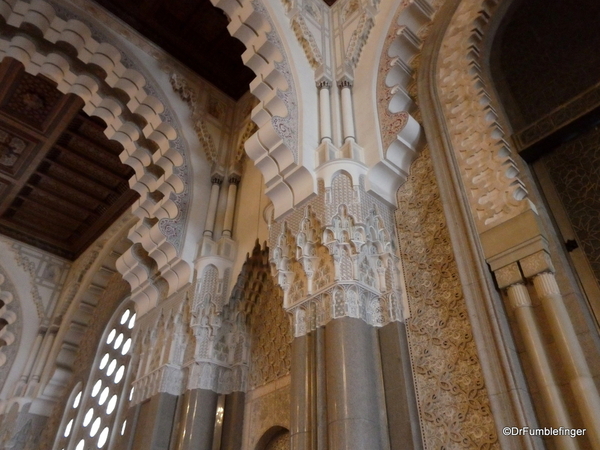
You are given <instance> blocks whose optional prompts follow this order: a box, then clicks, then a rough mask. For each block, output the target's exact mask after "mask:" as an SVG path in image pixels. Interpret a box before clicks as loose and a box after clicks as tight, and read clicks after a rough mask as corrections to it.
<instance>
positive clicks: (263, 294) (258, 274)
mask: <svg viewBox="0 0 600 450" xmlns="http://www.w3.org/2000/svg"><path fill="white" fill-rule="evenodd" d="M268 255H269V249H268V247H265V248H263V249H261V247H260V245H259V243H258V241H257V242H256V245H255V246H254V250H253V251H252V255H251V256H250V257H249V258H248V259H246V263H245V264H244V269H242V273H243V277H241V278H240V280H238V285H237V287H236V288H237V289H239V291H238V292H239V293H240V294H241V296H240V297H239V301H240V303H239V306H238V308H239V309H240V310H241V311H243V312H244V313H245V317H246V323H247V326H248V331H249V336H250V377H249V378H250V379H249V386H250V388H255V387H258V386H262V385H263V384H267V383H269V382H271V381H274V380H277V379H279V378H281V377H283V376H285V375H287V374H288V373H289V372H290V365H291V342H292V333H291V325H290V320H289V318H288V314H287V313H286V312H285V310H284V309H283V293H282V291H281V289H280V288H279V286H277V285H275V283H274V282H273V277H272V276H271V273H270V270H269V264H268ZM241 282H243V285H242V284H241Z"/></svg>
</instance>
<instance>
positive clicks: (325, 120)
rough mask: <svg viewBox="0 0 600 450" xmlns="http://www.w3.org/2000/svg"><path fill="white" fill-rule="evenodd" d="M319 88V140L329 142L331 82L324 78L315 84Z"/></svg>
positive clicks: (330, 139)
mask: <svg viewBox="0 0 600 450" xmlns="http://www.w3.org/2000/svg"><path fill="white" fill-rule="evenodd" d="M317 88H318V89H319V124H320V135H321V136H320V138H321V142H323V141H328V142H331V141H332V138H331V101H330V98H329V95H330V88H331V82H329V81H327V80H324V81H321V82H319V83H318V84H317Z"/></svg>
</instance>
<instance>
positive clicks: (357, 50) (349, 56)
mask: <svg viewBox="0 0 600 450" xmlns="http://www.w3.org/2000/svg"><path fill="white" fill-rule="evenodd" d="M373 25H375V20H374V18H373V16H372V15H371V14H370V13H369V12H367V11H365V12H363V13H362V14H361V15H360V19H359V20H358V25H357V27H356V29H355V30H354V32H353V33H352V37H351V38H350V42H349V43H348V47H347V48H346V53H345V60H346V64H350V65H351V66H352V67H356V66H357V65H358V61H359V59H360V54H361V52H362V49H363V47H364V46H365V44H366V43H367V39H368V38H369V34H370V33H371V29H372V28H373Z"/></svg>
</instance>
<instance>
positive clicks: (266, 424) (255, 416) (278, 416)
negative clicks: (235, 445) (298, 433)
mask: <svg viewBox="0 0 600 450" xmlns="http://www.w3.org/2000/svg"><path fill="white" fill-rule="evenodd" d="M285 382H287V383H289V378H287V379H284V380H280V381H277V382H274V383H272V384H271V385H269V386H265V387H264V388H260V389H256V390H254V391H252V392H250V393H248V397H249V400H248V402H247V403H246V418H245V420H244V422H245V424H244V427H245V429H246V433H245V434H246V438H245V439H244V441H245V445H244V449H247V450H255V448H256V444H257V443H258V442H259V440H260V438H261V437H262V436H263V435H264V434H265V433H266V432H267V431H268V430H270V429H271V428H273V427H281V428H285V429H289V428H290V409H291V408H290V388H289V384H286V385H284V386H283V387H279V386H280V385H281V384H283V383H285ZM277 437H278V436H275V438H277ZM271 443H272V441H271V442H269V445H270V444H271ZM276 444H277V445H283V444H282V443H280V442H276ZM274 448H275V449H279V448H286V447H274ZM288 448H289V447H288Z"/></svg>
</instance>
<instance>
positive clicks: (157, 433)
mask: <svg viewBox="0 0 600 450" xmlns="http://www.w3.org/2000/svg"><path fill="white" fill-rule="evenodd" d="M176 407H177V396H175V395H171V394H165V393H159V394H156V395H154V396H153V397H151V398H150V399H148V400H147V401H145V402H142V403H141V404H140V407H139V414H138V415H137V424H136V427H135V431H134V439H133V447H132V448H133V450H168V449H169V445H170V442H171V434H172V430H173V417H174V416H175V410H176Z"/></svg>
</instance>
